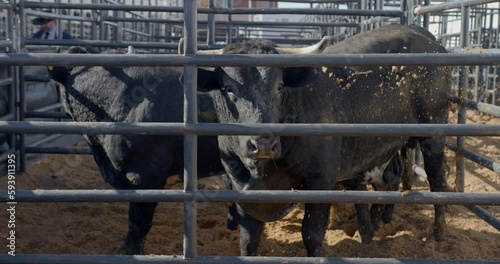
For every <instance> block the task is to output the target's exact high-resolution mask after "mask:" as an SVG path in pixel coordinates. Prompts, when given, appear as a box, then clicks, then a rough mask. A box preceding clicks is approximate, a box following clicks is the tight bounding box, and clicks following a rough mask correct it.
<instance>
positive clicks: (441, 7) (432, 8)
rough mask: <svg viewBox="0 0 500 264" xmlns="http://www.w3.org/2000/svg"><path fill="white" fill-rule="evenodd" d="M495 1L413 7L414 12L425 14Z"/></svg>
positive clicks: (471, 0)
mask: <svg viewBox="0 0 500 264" xmlns="http://www.w3.org/2000/svg"><path fill="white" fill-rule="evenodd" d="M496 2H498V0H462V1H456V2H448V3H442V4H437V5H428V6H417V7H415V10H414V12H415V14H426V13H432V12H436V11H443V10H448V9H454V8H462V7H469V6H475V5H481V4H488V3H496Z"/></svg>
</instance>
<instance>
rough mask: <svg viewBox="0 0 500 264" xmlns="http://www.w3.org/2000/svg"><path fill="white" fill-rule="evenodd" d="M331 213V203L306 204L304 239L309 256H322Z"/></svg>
mask: <svg viewBox="0 0 500 264" xmlns="http://www.w3.org/2000/svg"><path fill="white" fill-rule="evenodd" d="M329 214H330V204H306V205H305V212H304V219H303V221H302V241H303V242H304V246H305V247H306V251H307V256H308V257H321V249H322V246H323V240H324V239H325V232H326V226H327V224H328V218H329Z"/></svg>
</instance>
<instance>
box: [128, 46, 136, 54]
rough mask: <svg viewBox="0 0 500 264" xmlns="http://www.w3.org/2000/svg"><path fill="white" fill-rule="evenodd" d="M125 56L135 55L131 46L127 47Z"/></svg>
mask: <svg viewBox="0 0 500 264" xmlns="http://www.w3.org/2000/svg"><path fill="white" fill-rule="evenodd" d="M127 54H136V52H135V49H134V47H133V46H128V48H127Z"/></svg>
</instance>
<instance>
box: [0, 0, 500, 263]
mask: <svg viewBox="0 0 500 264" xmlns="http://www.w3.org/2000/svg"><path fill="white" fill-rule="evenodd" d="M104 2H105V3H104ZM222 2H224V3H223V4H227V5H225V6H223V7H216V5H215V4H216V1H208V2H207V3H208V4H207V7H200V8H199V7H198V6H197V3H196V1H184V3H183V4H184V5H183V6H158V5H148V6H136V5H127V4H125V5H123V4H119V3H120V2H114V1H103V2H101V1H91V3H83V1H82V2H81V3H79V4H74V3H62V2H51V3H47V2H30V1H14V0H9V1H3V2H0V8H1V9H4V10H6V16H7V19H6V21H7V28H8V29H9V30H7V34H6V38H5V40H0V47H2V48H4V49H5V50H6V52H7V53H6V54H3V55H0V66H5V67H6V73H5V74H4V75H5V76H6V77H2V78H3V79H0V86H6V87H7V89H8V97H7V98H8V100H7V105H8V112H7V115H5V116H4V117H3V118H2V121H0V133H5V134H6V135H7V136H6V137H7V142H8V145H9V148H8V150H6V151H5V152H4V153H3V154H2V157H3V158H4V160H5V159H6V158H5V157H6V156H8V155H9V154H12V153H18V154H19V157H20V158H21V161H20V162H21V166H20V167H19V168H20V170H21V171H24V170H25V169H26V168H25V167H23V166H25V163H26V162H25V161H26V158H25V155H26V154H27V153H84V154H89V152H88V150H83V151H82V150H80V149H68V148H55V149H54V148H49V149H47V148H39V147H37V145H35V146H30V147H26V144H25V134H40V133H46V134H54V133H57V134H134V135H153V134H154V135H174V134H183V135H185V170H184V172H185V174H184V190H182V191H176V190H132V191H125V190H100V191H97V190H96V191H92V190H57V191H56V190H54V191H52V190H51V191H48V190H29V191H17V192H16V196H15V200H14V201H12V200H9V195H8V193H7V190H2V192H1V193H0V198H1V200H2V202H6V203H12V202H56V201H57V202H131V201H135V202H146V201H161V202H174V201H182V202H184V214H185V215H184V219H185V221H184V249H183V257H181V256H110V255H100V256H90V255H29V254H26V255H22V254H21V255H17V256H16V257H12V256H9V255H0V262H1V263H51V264H55V263H186V262H190V263H213V262H216V263H219V262H229V263H233V262H234V263H243V262H245V263H246V262H251V263H284V262H285V263H422V262H426V263H433V262H434V263H448V262H450V263H451V262H454V261H452V260H416V259H415V260H401V259H360V258H347V259H346V258H342V259H335V258H291V257H222V256H198V255H197V251H196V236H197V234H196V216H197V210H196V203H197V202H201V201H203V202H205V201H207V202H213V201H219V202H220V201H237V202H284V201H287V202H310V203H347V202H348V203H374V201H376V202H375V203H424V204H462V205H465V206H467V207H468V208H469V209H471V210H472V211H473V212H474V213H476V214H477V215H478V216H479V217H481V218H482V219H484V220H485V221H486V222H488V223H490V224H491V225H493V226H494V227H495V228H496V229H498V230H500V222H499V221H498V220H497V219H495V217H494V216H493V215H491V214H489V213H488V212H487V211H485V210H484V209H482V208H481V207H479V206H477V205H500V193H487V194H486V193H463V191H464V182H465V180H464V158H463V157H466V158H468V159H470V160H472V161H474V162H476V163H479V164H481V165H483V166H485V167H486V168H488V169H490V170H492V171H495V172H497V173H500V164H499V163H497V162H495V161H494V160H492V159H489V158H487V157H484V156H481V155H479V154H477V153H473V152H471V151H468V150H466V149H465V148H464V143H465V136H500V132H499V131H500V125H488V124H484V125H467V124H465V110H466V108H467V107H469V108H472V109H475V110H477V111H482V112H484V113H486V114H489V115H494V116H497V117H498V116H500V110H499V107H498V106H496V105H495V103H496V102H495V101H494V100H493V101H491V104H488V103H486V102H480V101H478V100H477V99H478V98H479V97H477V96H474V97H473V98H470V91H471V89H470V88H468V86H469V84H471V81H470V79H471V70H470V67H494V66H496V65H498V64H500V53H498V52H497V51H498V50H497V49H496V48H495V49H490V50H491V51H489V52H470V51H468V50H466V47H468V46H469V44H470V36H473V35H472V34H470V32H469V29H470V25H469V20H468V19H462V20H461V21H460V26H461V32H462V34H460V45H459V47H454V48H453V49H454V50H455V51H454V52H453V53H451V54H425V56H422V55H421V54H387V55H385V54H384V55H379V54H368V55H366V54H361V55H300V56H298V55H283V54H282V55H266V56H262V55H245V56H238V55H217V56H212V55H197V54H196V51H197V49H199V48H202V49H203V48H214V47H220V46H222V45H223V44H225V43H229V42H231V41H233V40H238V39H241V38H249V37H268V38H271V39H273V40H275V42H277V43H279V44H283V45H286V44H305V43H311V42H314V41H316V40H317V39H315V38H319V37H320V36H322V35H324V34H329V35H336V36H338V40H341V39H343V38H346V37H349V34H356V33H359V32H361V31H364V30H370V29H373V28H376V27H379V26H382V25H383V24H384V23H386V22H392V21H394V20H396V21H397V22H399V23H402V24H407V23H414V22H418V21H419V20H423V21H422V23H423V25H425V26H427V27H429V26H430V25H431V24H432V23H437V24H438V25H439V26H440V30H441V32H440V33H442V34H441V36H442V39H441V41H445V43H449V40H448V39H450V38H452V36H447V35H446V32H447V31H446V29H443V28H444V27H446V25H448V22H447V21H444V20H446V19H448V18H449V16H448V15H449V14H452V15H451V16H455V15H456V14H457V12H459V13H460V14H461V17H462V18H469V17H472V16H471V15H470V14H471V10H474V12H476V11H477V10H482V11H484V12H483V13H481V14H486V15H485V16H484V17H482V18H478V17H479V16H474V18H475V19H476V20H477V21H479V20H480V21H484V20H487V18H488V19H489V20H494V19H495V18H496V19H499V20H498V21H500V18H498V7H497V8H496V11H494V10H495V9H494V8H493V9H489V8H487V6H486V4H487V3H491V2H496V1H487V0H483V1H480V0H471V1H461V2H460V3H459V4H457V3H442V4H437V5H429V4H430V1H428V0H426V1H425V5H422V6H417V5H416V3H414V2H413V1H398V2H396V1H386V2H387V3H389V4H392V5H393V6H394V7H395V8H394V9H392V10H382V8H383V7H384V5H383V3H382V1H368V0H366V1H365V0H362V1H288V2H312V4H311V7H315V5H313V4H319V5H318V6H317V7H319V8H307V9H291V8H289V9H259V8H245V9H243V8H233V7H232V6H231V2H232V1H222ZM254 2H256V1H254ZM341 5H342V6H341ZM250 7H252V6H250ZM325 7H326V8H325ZM345 7H347V8H345ZM457 7H458V8H459V11H456V8H457ZM42 8H50V9H53V10H59V11H56V12H53V13H47V12H42V11H36V9H42ZM65 9H66V10H80V12H79V13H78V15H75V14H76V13H75V12H74V11H73V13H71V12H69V13H68V12H66V13H64V12H63V10H65ZM448 9H450V10H451V11H448ZM492 10H493V11H492ZM108 12H113V13H114V14H115V15H114V16H106V15H105V13H106V14H108ZM144 12H146V13H147V12H156V13H166V14H168V17H162V16H161V15H158V17H155V18H152V16H151V14H150V13H148V14H147V15H145V14H144ZM433 12H438V13H439V14H438V15H436V16H431V14H432V13H433ZM477 12H478V13H480V12H479V11H477ZM495 12H496V13H495ZM87 14H89V15H87ZM172 14H175V15H173V16H172ZM199 14H205V15H206V23H205V21H203V22H202V23H199V22H200V21H198V18H199V16H198V15H199ZM261 14H306V16H305V17H304V19H303V20H302V21H300V22H298V23H300V24H301V25H300V26H304V27H305V26H309V24H310V26H311V27H312V29H311V30H309V28H308V29H307V30H305V29H304V30H302V31H293V34H299V33H300V34H303V35H304V36H306V37H309V39H306V38H304V40H302V41H296V40H294V39H290V38H277V37H276V38H272V36H275V35H272V34H273V32H274V33H276V31H273V30H269V31H266V29H269V28H271V29H272V28H273V27H280V26H283V27H287V28H297V27H300V26H299V25H298V24H294V23H286V22H283V23H277V22H262V23H261V22H260V21H253V20H254V18H255V17H252V18H251V19H249V20H248V21H245V22H243V21H234V20H232V17H236V16H241V15H243V16H249V15H261ZM488 14H489V15H488ZM34 15H37V16H38V15H43V16H47V17H54V18H56V19H58V20H68V21H71V22H70V25H71V28H70V32H73V28H75V31H74V33H78V32H77V30H78V31H79V32H80V35H82V36H83V35H85V32H86V31H85V30H87V32H88V35H90V36H92V37H93V40H77V39H75V40H53V41H47V40H35V39H29V38H27V37H26V36H27V21H28V19H27V17H29V16H34ZM218 15H225V16H226V17H227V20H226V21H224V22H220V21H219V22H216V16H218ZM415 15H416V16H415ZM435 17H441V20H439V21H438V20H435V19H436V18H435ZM173 18H176V19H173ZM445 18H446V19H445ZM318 20H319V21H318ZM74 21H76V23H77V24H78V23H80V27H77V26H76V25H75V24H74ZM436 21H437V22H436ZM87 22H88V23H89V24H88V25H86V24H85V23H87ZM72 23H73V24H72ZM481 23H483V22H481ZM481 23H479V24H481ZM162 24H163V25H162ZM490 24H491V25H492V24H493V22H491V23H490ZM498 24H500V22H498ZM200 25H203V26H205V25H206V31H205V33H206V34H205V35H204V36H205V37H204V39H203V40H204V41H205V44H202V45H199V44H198V40H200V39H201V37H200V35H199V33H200V31H199V30H198V29H199V28H198V27H199V26H200ZM85 26H87V27H85ZM221 27H222V28H223V29H224V30H220V28H221ZM10 29H15V30H10ZM146 29H147V30H146ZM59 30H60V32H59V33H61V30H62V27H61V28H59ZM488 30H489V31H488V32H489V35H488V38H489V39H490V43H493V42H494V41H495V42H496V43H497V46H496V47H498V39H499V37H498V27H497V28H496V29H488ZM160 31H161V32H164V33H165V32H166V34H163V35H162V34H159V32H160ZM479 31H480V30H479ZM217 32H219V33H220V32H225V33H222V35H221V34H218V33H217ZM297 32H299V33H297ZM224 34H225V35H224ZM481 34H482V33H477V36H478V37H482V36H483V35H481ZM59 35H61V34H59ZM167 35H168V36H169V37H167ZM97 36H99V37H97ZM181 36H182V37H183V38H184V39H185V50H184V51H185V52H184V55H183V56H179V55H174V54H141V52H139V53H140V54H125V55H113V54H106V55H103V54H99V55H94V54H86V55H85V56H79V55H76V54H72V55H70V54H54V53H49V54H43V53H33V52H25V51H26V50H25V48H28V50H29V48H30V45H32V46H35V47H36V46H37V45H48V46H60V47H67V46H72V45H88V46H94V47H101V48H111V47H113V48H119V47H122V48H124V47H128V46H134V47H135V48H138V49H150V51H148V52H151V50H152V52H156V53H162V52H163V53H168V52H170V51H171V50H176V49H177V44H176V42H177V41H178V39H179V38H180V37H181ZM95 39H97V40H95ZM130 39H132V40H130ZM445 39H446V40H445ZM160 40H161V41H160ZM219 42H223V43H219ZM466 51H467V52H466ZM144 53H146V52H144ZM374 64H376V65H381V66H393V65H422V64H426V65H451V66H457V69H458V70H457V74H458V75H457V78H458V79H457V87H458V88H457V90H456V92H457V93H456V95H457V96H455V97H453V98H452V101H454V102H456V103H458V104H459V105H460V106H461V108H460V111H459V117H458V123H459V124H447V125H421V124H419V125H414V124H373V125H365V124H307V125H302V124H205V123H204V124H198V123H197V103H196V85H195V84H196V78H197V71H196V69H197V67H205V66H206V67H215V66H221V65H231V66H255V65H260V66H266V65H273V66H287V65H288V66H289V65H294V66H344V65H374ZM46 65H52V66H77V65H78V66H153V65H154V66H182V67H184V75H185V80H186V82H185V87H184V88H185V98H186V102H185V109H184V122H183V123H132V124H130V123H103V122H100V123H92V122H80V123H76V124H75V123H70V122H60V121H57V120H59V119H63V118H65V116H64V115H62V114H61V112H54V111H53V110H56V109H59V108H60V107H61V105H60V104H59V103H57V104H53V105H49V106H45V107H44V108H42V109H37V110H36V111H27V110H26V91H25V90H24V89H25V82H27V81H47V80H48V78H47V76H42V75H29V74H25V72H24V70H25V69H24V67H26V66H46ZM464 65H465V66H464ZM481 69H484V68H481ZM495 71H496V70H495ZM495 71H493V72H490V71H489V70H488V71H487V72H488V74H491V75H494V73H495ZM483 76H484V75H483ZM487 76H489V75H487ZM476 78H477V75H476ZM488 78H490V77H488ZM495 78H496V77H492V78H490V79H492V80H496V79H495ZM189 80H190V81H189ZM472 83H474V84H475V82H472ZM478 83H480V82H478ZM478 89H479V88H478ZM488 90H492V91H493V92H492V93H493V95H494V94H495V92H496V91H497V88H496V87H494V88H493V89H491V87H490V88H488ZM478 91H479V90H478ZM474 94H475V92H474ZM478 94H479V93H478ZM29 118H52V119H56V121H27V120H29ZM263 129H265V130H266V131H272V132H273V133H276V134H277V135H297V136H299V135H322V136H402V135H405V136H435V135H436V133H439V135H442V136H457V143H456V144H453V143H450V142H448V143H447V146H448V147H449V148H450V149H451V150H453V151H456V152H457V153H459V154H460V155H462V157H461V158H460V160H459V161H458V162H457V177H459V179H460V180H459V182H460V184H459V186H458V191H459V192H452V193H420V192H415V193H411V194H409V195H406V196H405V195H401V193H399V192H387V193H386V192H384V193H376V192H354V191H345V192H338V191H294V192H293V193H291V192H289V191H273V192H272V193H271V192H266V191H200V190H197V184H196V179H197V174H196V164H197V160H196V151H197V145H196V141H197V137H198V136H200V135H218V134H226V135H228V134H238V135H240V134H245V135H258V134H260V133H261V131H263ZM43 140H45V141H48V140H47V138H45V139H43ZM43 140H42V141H43ZM38 145H41V144H40V143H38ZM415 156H416V157H417V158H416V161H415V163H416V164H415V165H417V166H418V163H419V162H418V154H416V155H415ZM375 198H376V199H375ZM460 262H467V261H464V260H460ZM469 262H474V261H469Z"/></svg>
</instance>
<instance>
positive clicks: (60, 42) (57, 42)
mask: <svg viewBox="0 0 500 264" xmlns="http://www.w3.org/2000/svg"><path fill="white" fill-rule="evenodd" d="M25 44H26V45H47V46H66V47H67V46H92V47H105V48H126V47H128V46H133V47H135V48H150V49H175V50H177V47H178V44H177V43H158V42H140V41H112V42H109V41H103V40H74V39H71V40H69V39H50V40H46V39H32V38H29V39H26V41H25ZM200 48H203V45H200ZM46 55H47V54H46ZM89 55H90V54H89Z"/></svg>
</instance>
